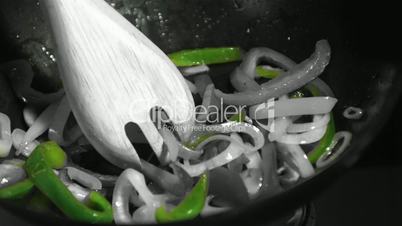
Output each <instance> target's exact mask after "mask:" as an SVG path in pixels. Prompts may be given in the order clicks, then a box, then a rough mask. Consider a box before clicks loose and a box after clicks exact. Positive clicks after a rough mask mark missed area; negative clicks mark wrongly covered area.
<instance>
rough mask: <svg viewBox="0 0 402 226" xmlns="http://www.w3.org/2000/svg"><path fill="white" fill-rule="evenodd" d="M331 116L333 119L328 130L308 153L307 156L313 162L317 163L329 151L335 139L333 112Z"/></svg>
mask: <svg viewBox="0 0 402 226" xmlns="http://www.w3.org/2000/svg"><path fill="white" fill-rule="evenodd" d="M330 117H331V119H330V121H329V123H328V126H327V130H326V131H325V134H324V136H323V137H322V138H321V140H320V142H319V143H318V145H317V146H316V147H315V148H314V149H313V150H312V151H310V152H309V153H308V154H307V158H308V160H309V161H310V162H311V163H312V164H315V163H316V162H317V161H318V159H319V158H320V157H321V156H322V155H323V154H324V153H325V152H326V151H327V149H328V148H329V146H330V145H331V143H332V140H333V139H334V136H335V122H334V117H333V115H332V113H331V115H330Z"/></svg>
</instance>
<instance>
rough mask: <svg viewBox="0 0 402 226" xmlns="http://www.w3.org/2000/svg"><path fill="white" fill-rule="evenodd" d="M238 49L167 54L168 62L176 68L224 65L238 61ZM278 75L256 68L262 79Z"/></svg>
mask: <svg viewBox="0 0 402 226" xmlns="http://www.w3.org/2000/svg"><path fill="white" fill-rule="evenodd" d="M241 52H242V51H241V49H240V48H239V47H221V48H204V49H191V50H182V51H179V52H175V53H171V54H169V55H168V56H169V58H170V60H171V61H172V62H173V63H174V64H175V65H176V66H177V67H191V66H197V65H202V64H205V65H211V64H224V63H231V62H237V61H240V60H241V58H242V56H241V55H242V54H241ZM279 73H280V71H279V70H268V69H266V68H262V67H261V66H258V67H257V74H258V75H259V76H260V77H262V78H271V79H272V78H275V77H276V76H278V75H279Z"/></svg>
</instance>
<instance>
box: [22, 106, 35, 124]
mask: <svg viewBox="0 0 402 226" xmlns="http://www.w3.org/2000/svg"><path fill="white" fill-rule="evenodd" d="M22 113H23V116H24V121H25V123H26V124H27V126H28V127H31V126H32V125H33V124H34V122H35V120H36V119H37V118H38V113H37V112H36V110H35V109H34V108H33V107H32V106H27V107H25V108H24V110H23V112H22Z"/></svg>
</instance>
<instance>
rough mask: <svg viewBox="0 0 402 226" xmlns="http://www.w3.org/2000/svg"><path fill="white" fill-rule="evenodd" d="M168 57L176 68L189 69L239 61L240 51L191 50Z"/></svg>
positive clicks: (218, 49) (238, 49)
mask: <svg viewBox="0 0 402 226" xmlns="http://www.w3.org/2000/svg"><path fill="white" fill-rule="evenodd" d="M168 56H169V58H170V60H172V61H173V63H174V64H176V66H178V67H191V66H197V65H202V64H206V65H209V64H223V63H230V62H236V61H239V60H240V59H241V50H240V48H238V47H221V48H204V49H191V50H182V51H179V52H175V53H172V54H169V55H168Z"/></svg>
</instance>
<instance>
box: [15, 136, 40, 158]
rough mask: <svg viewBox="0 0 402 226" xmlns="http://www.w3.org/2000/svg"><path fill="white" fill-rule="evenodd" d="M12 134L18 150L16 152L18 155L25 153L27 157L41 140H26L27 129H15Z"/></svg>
mask: <svg viewBox="0 0 402 226" xmlns="http://www.w3.org/2000/svg"><path fill="white" fill-rule="evenodd" d="M11 136H12V141H13V147H14V148H15V150H17V151H16V152H15V155H16V156H19V155H23V156H25V157H29V156H30V155H31V153H32V152H33V151H34V150H35V148H36V147H37V146H38V145H39V142H38V141H37V140H34V141H31V142H28V143H26V142H24V137H25V131H23V130H21V129H15V130H14V131H13V133H12V134H11Z"/></svg>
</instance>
